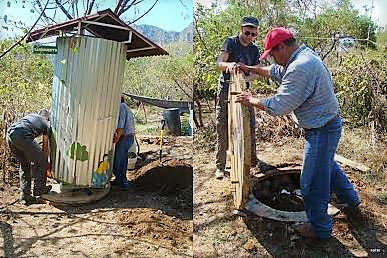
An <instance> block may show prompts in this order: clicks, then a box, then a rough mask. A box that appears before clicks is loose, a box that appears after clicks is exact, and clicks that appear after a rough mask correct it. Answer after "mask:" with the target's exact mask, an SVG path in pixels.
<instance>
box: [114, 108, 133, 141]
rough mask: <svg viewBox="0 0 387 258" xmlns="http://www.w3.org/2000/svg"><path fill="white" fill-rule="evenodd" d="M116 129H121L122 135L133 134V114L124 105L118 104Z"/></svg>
mask: <svg viewBox="0 0 387 258" xmlns="http://www.w3.org/2000/svg"><path fill="white" fill-rule="evenodd" d="M117 128H122V129H123V132H122V133H123V134H124V135H128V134H134V133H135V130H134V117H133V113H132V111H131V110H130V108H129V107H128V105H126V104H125V103H121V104H120V113H119V115H118V125H117Z"/></svg>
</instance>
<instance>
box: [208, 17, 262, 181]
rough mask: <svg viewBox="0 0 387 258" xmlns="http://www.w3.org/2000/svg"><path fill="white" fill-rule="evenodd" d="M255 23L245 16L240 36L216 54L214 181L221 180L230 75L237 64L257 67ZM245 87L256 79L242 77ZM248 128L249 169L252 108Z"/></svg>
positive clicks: (250, 75)
mask: <svg viewBox="0 0 387 258" xmlns="http://www.w3.org/2000/svg"><path fill="white" fill-rule="evenodd" d="M257 26H258V20H257V18H255V17H252V16H247V17H244V18H243V19H242V23H241V33H240V34H239V35H236V36H232V37H229V38H226V40H225V41H224V42H223V44H222V46H221V48H220V54H219V55H218V57H217V59H216V68H217V69H218V70H219V71H221V73H220V76H219V83H218V94H217V105H216V131H217V154H216V168H217V170H216V173H215V176H216V178H218V179H221V178H223V176H224V169H225V166H226V149H227V141H228V137H227V134H228V132H227V129H228V124H227V105H226V102H225V101H226V100H227V98H228V87H229V80H230V71H232V70H233V69H234V68H235V67H236V65H237V64H238V63H243V64H245V65H248V64H249V65H257V64H258V63H259V51H258V47H257V46H256V45H255V44H254V43H252V40H253V38H254V37H256V36H257ZM244 75H245V79H246V81H247V85H246V86H247V87H249V81H251V80H253V79H255V78H257V75H256V74H254V73H252V74H250V73H245V74H244ZM249 112H250V128H251V151H252V153H251V158H252V165H253V166H255V165H256V164H257V155H256V149H255V113H254V109H253V108H249Z"/></svg>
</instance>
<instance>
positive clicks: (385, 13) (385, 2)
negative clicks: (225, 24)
mask: <svg viewBox="0 0 387 258" xmlns="http://www.w3.org/2000/svg"><path fill="white" fill-rule="evenodd" d="M218 1H219V0H218ZM220 1H221V2H222V1H223V2H224V0H220ZM196 2H198V3H201V4H203V5H204V6H207V7H210V6H211V3H212V2H214V0H194V4H195V3H196ZM351 2H352V4H353V5H354V7H355V9H358V10H359V12H360V14H365V11H364V8H363V6H364V5H367V6H368V7H371V5H372V0H351ZM373 5H374V8H373V10H372V16H371V20H373V21H374V22H376V24H378V25H379V26H382V27H385V26H387V0H373ZM369 14H370V13H369V12H368V15H369Z"/></svg>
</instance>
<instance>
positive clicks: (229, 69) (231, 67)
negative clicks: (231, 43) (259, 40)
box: [226, 62, 237, 73]
mask: <svg viewBox="0 0 387 258" xmlns="http://www.w3.org/2000/svg"><path fill="white" fill-rule="evenodd" d="M236 68H237V63H235V62H231V63H227V66H226V73H232V72H233V71H234V69H236Z"/></svg>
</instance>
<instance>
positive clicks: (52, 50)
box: [32, 45, 58, 55]
mask: <svg viewBox="0 0 387 258" xmlns="http://www.w3.org/2000/svg"><path fill="white" fill-rule="evenodd" d="M32 53H33V54H45V55H51V54H56V53H58V48H57V47H56V46H43V45H42V46H40V45H34V46H33V48H32Z"/></svg>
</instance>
